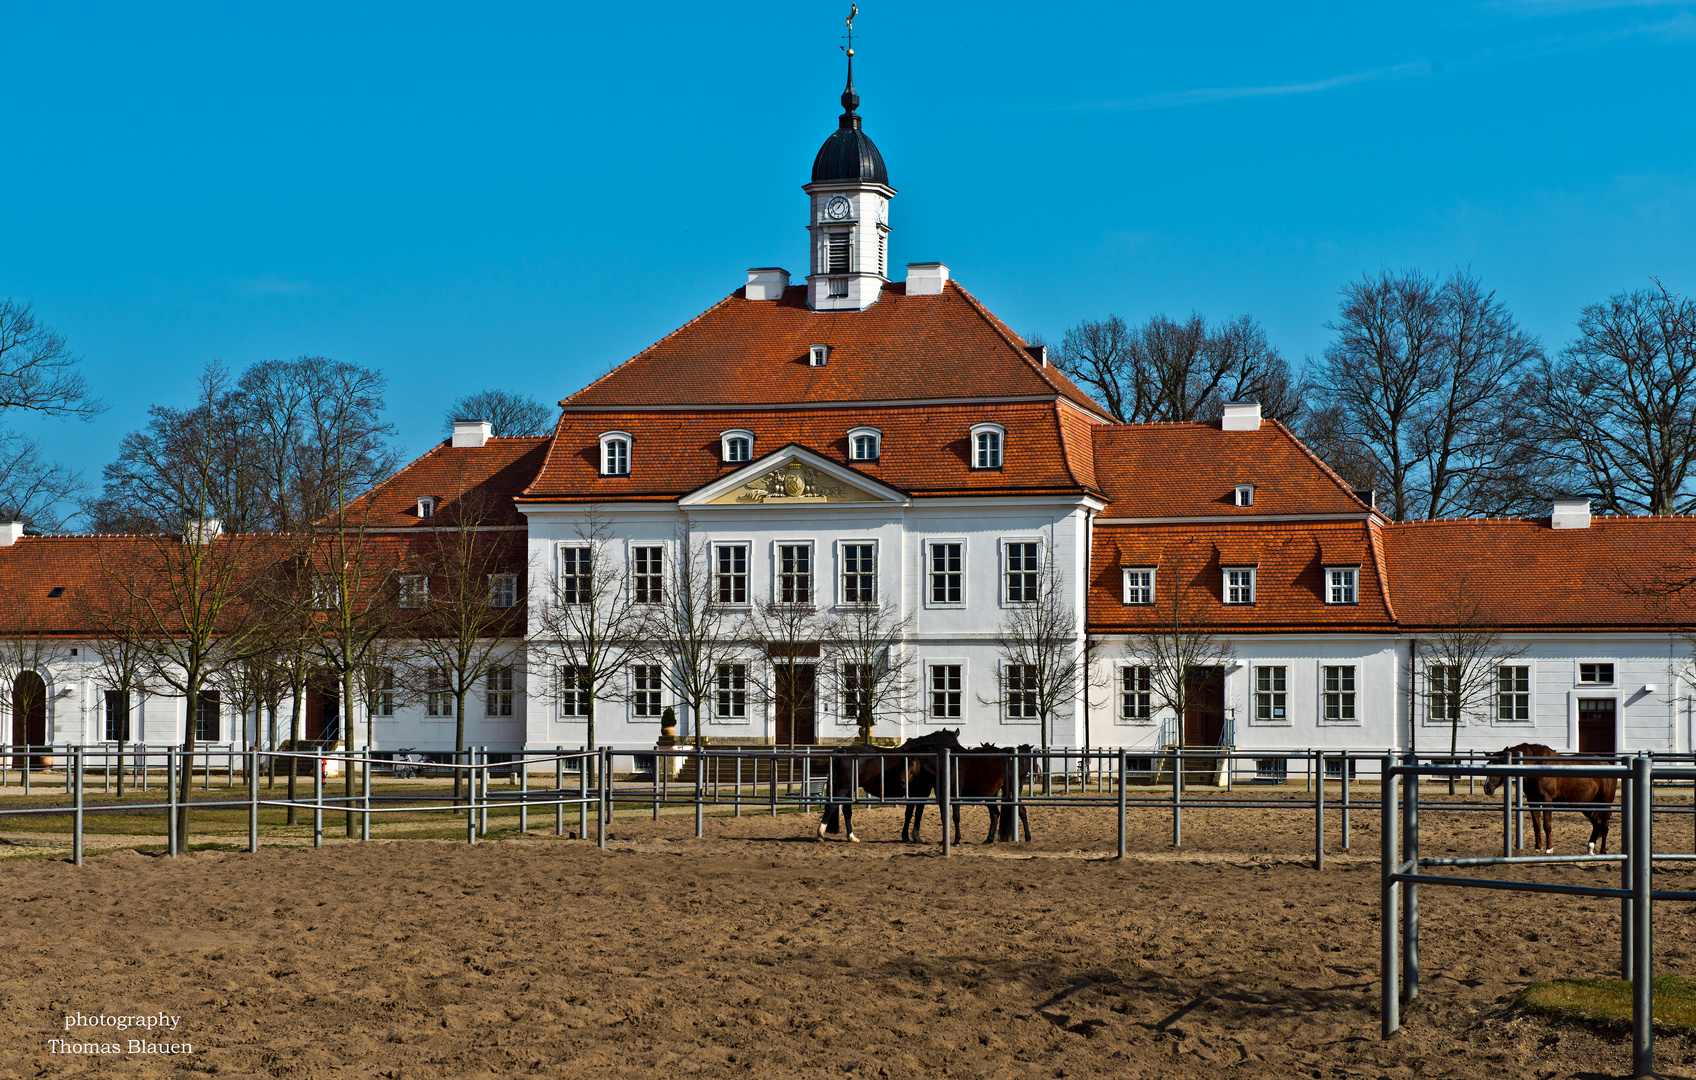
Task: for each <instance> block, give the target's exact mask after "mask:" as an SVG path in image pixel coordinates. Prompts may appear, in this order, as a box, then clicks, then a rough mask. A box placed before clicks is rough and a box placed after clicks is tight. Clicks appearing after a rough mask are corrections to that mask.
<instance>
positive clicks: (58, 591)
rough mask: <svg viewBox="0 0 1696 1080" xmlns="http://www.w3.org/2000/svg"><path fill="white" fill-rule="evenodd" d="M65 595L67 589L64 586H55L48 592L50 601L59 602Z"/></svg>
mask: <svg viewBox="0 0 1696 1080" xmlns="http://www.w3.org/2000/svg"><path fill="white" fill-rule="evenodd" d="M64 595H65V587H64V586H63V585H55V586H53V587H52V588H51V589H48V590H47V597H48V599H50V600H57V599H58V598H59V597H61V596H64Z"/></svg>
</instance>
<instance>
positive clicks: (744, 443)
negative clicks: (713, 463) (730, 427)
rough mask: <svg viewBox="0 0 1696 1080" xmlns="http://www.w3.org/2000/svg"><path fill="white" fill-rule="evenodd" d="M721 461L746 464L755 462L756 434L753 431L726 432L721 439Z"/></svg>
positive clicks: (721, 435)
mask: <svg viewBox="0 0 1696 1080" xmlns="http://www.w3.org/2000/svg"><path fill="white" fill-rule="evenodd" d="M718 440H719V460H720V461H726V462H737V463H740V462H744V461H752V460H754V433H753V432H752V431H742V430H740V429H738V430H735V431H726V432H722V433H720V435H719V437H718Z"/></svg>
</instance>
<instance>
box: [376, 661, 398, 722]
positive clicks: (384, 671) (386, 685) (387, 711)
mask: <svg viewBox="0 0 1696 1080" xmlns="http://www.w3.org/2000/svg"><path fill="white" fill-rule="evenodd" d="M394 714H395V669H394V668H391V667H380V668H375V669H373V670H372V672H371V715H373V716H393V715H394Z"/></svg>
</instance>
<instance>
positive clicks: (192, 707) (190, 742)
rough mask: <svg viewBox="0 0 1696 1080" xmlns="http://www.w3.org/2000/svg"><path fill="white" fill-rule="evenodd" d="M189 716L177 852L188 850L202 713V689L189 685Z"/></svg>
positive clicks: (181, 773)
mask: <svg viewBox="0 0 1696 1080" xmlns="http://www.w3.org/2000/svg"><path fill="white" fill-rule="evenodd" d="M189 685H190V686H191V687H193V689H191V690H190V691H189V692H188V698H187V700H188V715H187V717H186V719H185V721H184V723H183V761H182V767H181V768H180V769H178V770H177V820H176V822H175V827H176V830H177V850H178V851H187V850H188V800H189V797H190V796H191V795H192V794H193V793H194V722H195V716H196V714H197V713H198V712H199V711H200V687H199V686H198V685H196V684H194V683H190V684H189Z"/></svg>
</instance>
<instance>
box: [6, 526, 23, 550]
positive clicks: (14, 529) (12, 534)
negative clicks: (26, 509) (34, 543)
mask: <svg viewBox="0 0 1696 1080" xmlns="http://www.w3.org/2000/svg"><path fill="white" fill-rule="evenodd" d="M23 535H24V523H23V522H21V521H0V547H11V546H12V545H13V544H15V543H17V542H18V541H19V540H21V539H23Z"/></svg>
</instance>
